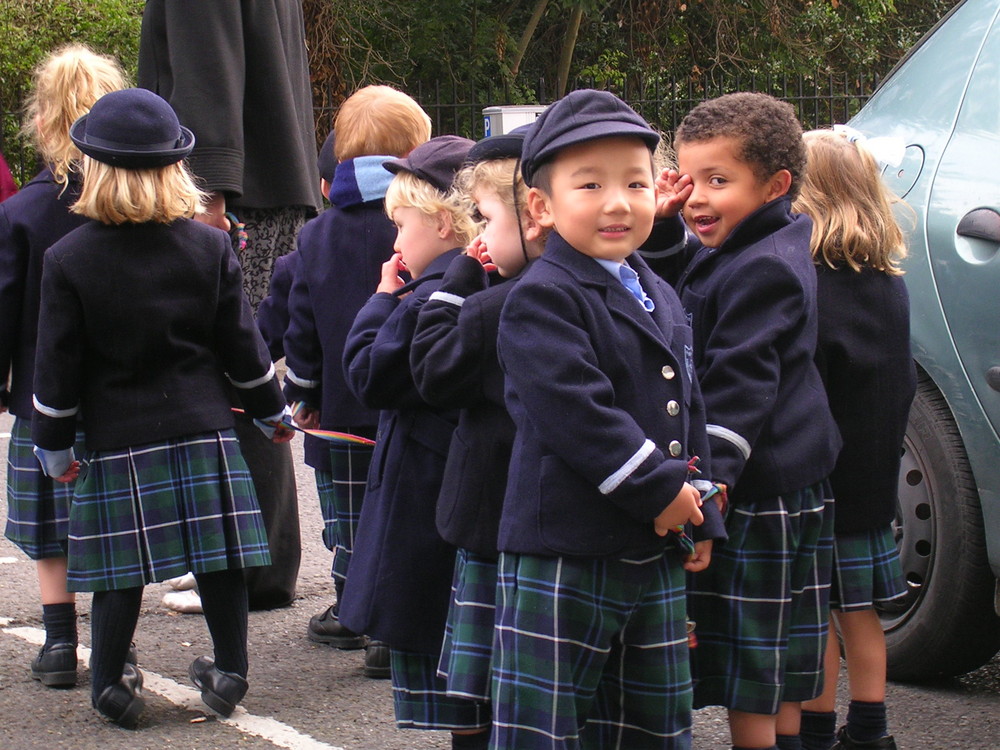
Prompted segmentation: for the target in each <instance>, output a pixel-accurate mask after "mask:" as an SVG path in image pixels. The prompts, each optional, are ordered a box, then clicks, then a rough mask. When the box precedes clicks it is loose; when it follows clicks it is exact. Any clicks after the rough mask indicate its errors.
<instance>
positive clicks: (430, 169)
mask: <svg viewBox="0 0 1000 750" xmlns="http://www.w3.org/2000/svg"><path fill="white" fill-rule="evenodd" d="M474 145H475V141H471V140H469V139H468V138H461V137H459V136H457V135H439V136H438V137H437V138H431V139H430V140H429V141H427V142H426V143H421V144H420V145H419V146H417V147H416V148H415V149H413V150H412V151H411V152H410V154H409V156H405V157H403V158H402V159H389V160H388V161H384V162H382V166H383V167H385V168H386V169H388V170H389V171H390V172H392V173H393V174H399V173H400V172H410V173H412V174H414V175H416V176H417V177H419V178H420V179H421V180H425V181H426V182H429V183H430V184H431V185H433V186H434V187H436V188H437V189H438V190H440V191H441V192H442V193H447V192H448V190H450V189H451V183H452V182H453V181H454V179H455V173H456V172H458V170H459V169H461V168H462V165H463V164H465V158H466V156H468V154H469V149H471V148H472V147H473V146H474Z"/></svg>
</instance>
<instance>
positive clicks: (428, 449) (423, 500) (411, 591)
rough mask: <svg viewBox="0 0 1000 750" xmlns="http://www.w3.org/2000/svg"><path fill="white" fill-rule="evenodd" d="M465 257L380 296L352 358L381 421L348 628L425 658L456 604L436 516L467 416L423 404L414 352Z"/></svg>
mask: <svg viewBox="0 0 1000 750" xmlns="http://www.w3.org/2000/svg"><path fill="white" fill-rule="evenodd" d="M459 252H460V251H459V249H458V248H455V249H454V250H451V251H449V252H447V253H445V254H444V255H441V256H439V257H438V258H436V259H435V260H434V261H433V262H432V263H431V264H430V265H429V266H428V268H427V270H426V271H425V272H424V274H423V275H422V276H421V277H420V278H419V279H417V280H415V281H413V282H410V284H409V285H407V287H406V288H407V289H412V290H413V291H411V292H410V293H409V294H407V295H405V296H402V298H400V297H399V296H398V295H394V294H384V293H382V294H375V295H373V296H372V297H371V299H369V300H368V302H367V303H366V304H365V306H364V307H362V308H361V311H360V312H359V313H358V316H357V318H356V319H355V321H354V325H353V326H352V327H351V331H350V334H349V335H348V338H347V346H346V349H345V351H344V368H345V374H346V377H347V382H348V385H349V386H350V388H351V390H352V391H353V393H354V394H355V396H357V398H358V399H359V400H360V401H361V403H362V404H364V405H365V406H367V407H369V408H372V409H380V410H381V412H380V415H379V424H378V435H377V438H376V445H375V452H374V455H373V456H372V462H371V467H370V469H369V473H368V485H367V488H366V490H365V498H364V502H363V505H362V511H361V520H360V522H359V524H358V532H357V536H356V538H355V541H354V553H353V554H352V556H351V570H350V573H349V574H348V576H347V582H346V585H345V587H344V596H343V599H342V601H341V602H340V612H339V615H340V620H341V621H342V622H343V623H344V625H346V626H347V627H348V628H350V629H351V630H353V631H354V632H356V633H365V634H367V635H369V636H371V637H372V638H375V639H377V640H380V641H385V642H387V643H388V644H389V645H390V646H391V647H392V648H395V649H400V650H403V651H414V652H418V653H424V654H437V653H439V651H440V649H441V638H442V636H443V634H444V624H445V619H446V617H447V614H448V604H449V601H450V599H451V579H452V573H453V572H454V565H455V548H454V547H453V546H452V545H450V544H448V543H446V542H445V541H444V540H443V539H442V538H441V537H440V535H439V534H438V532H437V529H436V527H435V525H434V508H435V505H436V503H437V497H438V493H439V492H440V489H441V477H442V473H443V471H444V464H445V458H446V456H447V455H448V446H449V444H450V442H451V436H452V434H453V432H454V429H455V424H456V421H457V417H458V415H457V412H456V411H455V410H453V409H438V408H435V407H432V406H430V405H429V404H428V403H427V402H425V401H424V400H423V399H422V398H421V397H420V394H419V393H418V392H417V389H416V386H415V384H414V381H413V375H412V373H411V371H410V347H411V344H412V341H413V333H414V330H415V328H416V325H417V315H418V313H419V312H420V309H421V307H422V306H423V304H424V303H425V302H426V301H427V298H428V297H430V295H431V293H432V292H433V291H435V290H436V289H437V288H438V286H439V285H440V280H441V276H442V275H443V272H444V270H445V269H446V268H447V267H448V264H449V263H450V262H451V259H452V258H454V257H455V256H456V255H458V253H459Z"/></svg>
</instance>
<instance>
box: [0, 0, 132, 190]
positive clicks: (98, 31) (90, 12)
mask: <svg viewBox="0 0 1000 750" xmlns="http://www.w3.org/2000/svg"><path fill="white" fill-rule="evenodd" d="M142 8H143V2H142V0H5V1H4V2H2V3H0V119H2V121H3V122H2V125H3V127H2V132H0V145H2V146H3V147H4V150H5V151H8V150H9V146H8V144H11V143H16V142H17V139H18V138H19V136H18V130H19V126H20V121H19V120H20V113H21V111H22V107H23V103H24V98H25V96H26V94H27V91H28V89H29V86H30V83H31V71H32V69H33V68H34V67H35V65H37V64H38V63H39V62H40V61H41V60H42V59H43V58H44V57H45V56H46V55H47V54H48V53H49V52H51V51H52V50H54V49H56V48H57V47H60V46H61V45H63V44H66V43H69V42H80V43H83V44H87V45H89V46H90V47H92V48H93V49H94V50H95V51H97V52H101V53H104V54H108V55H113V56H114V57H117V58H118V60H119V61H120V62H121V63H122V66H123V67H124V68H125V70H126V71H127V72H128V73H129V76H130V77H131V78H132V79H134V78H135V69H136V63H137V60H138V54H139V29H140V26H141V20H142ZM18 153H19V154H21V153H24V155H23V156H19V158H17V159H12V161H13V163H12V164H11V168H12V170H13V171H14V172H15V175H14V176H15V179H17V180H18V182H19V183H22V182H23V181H24V180H25V178H26V177H28V176H30V173H31V172H32V171H33V170H34V164H33V157H32V156H31V154H30V153H27V152H22V151H21V149H20V148H19V149H18Z"/></svg>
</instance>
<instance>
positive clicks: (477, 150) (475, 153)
mask: <svg viewBox="0 0 1000 750" xmlns="http://www.w3.org/2000/svg"><path fill="white" fill-rule="evenodd" d="M533 126H534V123H529V124H528V125H520V126H519V127H516V128H514V129H513V130H512V131H510V132H509V133H501V134H500V135H491V136H490V137H489V138H483V139H482V140H479V141H476V145H475V146H473V147H472V148H471V149H469V156H468V157H467V160H468V162H469V163H470V164H478V163H479V162H481V161H491V160H493V159H520V158H521V146H522V145H523V144H524V137H525V135H527V133H528V131H529V130H531V128H532V127H533Z"/></svg>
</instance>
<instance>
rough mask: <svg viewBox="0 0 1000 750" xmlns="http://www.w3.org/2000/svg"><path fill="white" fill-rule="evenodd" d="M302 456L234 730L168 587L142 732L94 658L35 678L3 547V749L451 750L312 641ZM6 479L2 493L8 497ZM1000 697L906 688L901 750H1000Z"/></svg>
mask: <svg viewBox="0 0 1000 750" xmlns="http://www.w3.org/2000/svg"><path fill="white" fill-rule="evenodd" d="M10 423H11V420H10V417H9V415H2V416H0V456H5V455H6V445H7V443H8V438H7V437H6V433H9V431H10ZM297 442H298V441H297ZM294 452H295V455H296V462H297V477H298V486H299V509H300V517H301V523H302V548H303V559H302V568H301V570H300V574H299V584H298V595H297V598H296V601H295V602H294V603H293V604H292V606H291V607H287V608H285V609H280V610H273V611H269V612H252V613H251V614H250V659H251V663H250V678H249V679H250V692H249V693H248V694H247V697H246V699H245V700H244V701H243V704H242V706H241V708H239V709H237V711H236V713H234V714H233V716H232V717H231V718H230V719H228V720H222V719H220V718H218V717H216V716H215V715H214V714H212V713H211V712H210V711H208V710H207V709H205V708H204V707H203V705H202V704H201V701H200V696H199V694H198V693H197V692H196V691H195V690H194V688H192V687H191V685H190V682H189V680H188V678H187V668H188V664H189V663H190V662H191V661H192V660H193V659H194V658H195V657H197V656H200V655H201V654H210V653H211V647H210V642H209V638H208V633H207V630H206V628H205V623H204V619H203V618H202V617H201V616H200V615H179V614H176V613H172V612H170V611H168V610H166V609H164V608H163V607H162V606H161V605H160V599H161V597H162V596H163V594H164V593H165V592H166V591H167V589H166V586H164V585H162V584H154V585H151V586H148V587H147V589H146V592H145V596H144V599H143V608H142V615H141V617H140V620H139V626H138V629H137V632H136V639H135V640H136V644H137V647H138V651H139V665H140V667H141V668H142V670H143V671H144V674H145V676H146V680H145V684H146V687H145V695H146V699H147V706H146V711H145V712H144V714H143V716H142V719H141V722H140V725H139V728H138V729H137V730H136V731H128V730H124V729H120V728H118V727H116V726H114V725H112V724H109V723H107V722H105V721H104V720H103V719H102V718H101V717H100V716H99V715H98V714H97V713H96V711H94V709H92V708H91V706H90V700H89V695H90V691H89V688H90V683H89V673H88V671H87V669H86V668H85V666H84V664H86V658H87V656H88V655H89V652H87V651H86V650H85V648H81V658H82V659H83V663H82V664H81V666H80V682H79V684H78V686H77V687H76V688H74V689H70V690H56V689H51V688H46V687H43V686H42V685H40V684H39V683H37V682H35V681H34V680H32V679H31V674H30V671H29V669H28V665H29V663H30V661H31V659H32V657H33V656H34V654H35V652H36V651H37V649H38V645H40V643H41V641H42V639H43V637H44V636H43V632H42V630H41V607H40V605H39V603H38V594H37V582H36V578H35V570H34V564H33V563H32V562H31V561H30V560H28V559H27V558H26V557H25V556H24V555H23V554H22V553H21V552H20V550H18V549H17V548H16V547H14V546H13V545H12V544H10V543H9V542H8V541H7V540H6V539H0V717H2V720H0V750H34V749H36V748H37V749H38V750H41V749H42V748H45V749H46V750H49V749H51V748H64V749H67V750H70V749H71V750H98V749H99V748H100V749H101V750H115V749H117V748H129V750H143V749H144V748H149V749H153V748H156V750H160V749H161V748H199V749H205V748H251V749H256V748H274V747H284V748H295V749H296V750H298V749H302V750H312V749H315V750H330V748H343V749H344V750H369V749H378V750H404V749H406V748H411V749H413V750H422V749H425V748H427V749H430V748H448V747H450V741H449V737H448V735H447V734H446V733H442V732H419V731H413V730H406V731H402V730H397V729H396V728H395V726H394V725H393V721H392V696H391V690H390V685H389V682H388V681H387V680H371V679H368V678H366V677H364V676H363V674H362V671H361V666H362V660H363V656H362V654H363V652H361V651H338V650H336V649H332V648H329V647H327V646H321V645H317V644H313V643H311V642H310V641H309V640H307V638H306V636H305V632H306V631H305V628H306V623H307V622H308V620H309V617H310V616H311V615H313V614H316V613H318V612H320V611H322V610H323V609H324V608H325V607H326V606H327V605H328V604H330V603H331V601H332V599H331V597H332V590H333V589H332V585H331V583H330V579H329V569H330V562H331V558H330V553H329V552H327V550H326V549H325V548H324V547H323V545H322V542H321V541H320V529H321V519H320V515H319V509H318V505H317V501H316V488H315V482H314V479H313V474H312V471H311V470H310V469H309V468H308V467H306V466H304V465H303V464H302V462H301V444H298V445H296V446H295V451H294ZM2 474H3V475H4V476H0V492H3V493H6V486H5V474H6V472H5V471H4V472H2ZM4 496H5V494H4ZM0 522H2V523H6V503H0ZM89 600H90V596H89V595H81V596H80V597H79V599H78V604H77V608H78V611H79V612H80V613H81V614H82V615H83V616H82V618H81V623H80V640H81V645H82V646H84V647H85V646H86V645H89V642H90V633H89V618H88V617H87V614H88V613H89V609H90V601H89ZM419 616H420V613H419V612H415V613H414V617H419ZM998 696H1000V659H994V661H993V662H992V663H991V664H989V665H987V666H986V667H983V668H982V669H980V670H977V671H976V672H973V673H971V674H970V675H967V676H965V677H962V678H959V679H956V680H949V681H947V682H944V683H941V684H936V685H932V686H927V685H924V686H919V687H916V686H903V685H892V686H890V692H889V698H888V705H889V712H890V722H891V726H892V729H893V731H894V733H895V736H896V740H897V744H898V745H899V747H900V748H901V749H902V750H917V749H918V748H922V749H926V750H937V749H938V748H941V749H944V748H964V749H966V750H988V749H993V748H1000V740H997V739H996V736H997V733H998V730H1000V698H998ZM844 701H845V698H844V697H843V696H842V701H841V702H842V704H843V703H844ZM841 710H843V706H842V707H841ZM728 747H729V743H728V731H727V730H726V724H725V718H724V714H723V713H722V712H721V711H719V710H716V709H708V710H705V711H699V712H697V714H696V717H695V748H696V749H697V750H709V749H710V748H711V749H713V750H714V749H716V748H720V749H721V748H728Z"/></svg>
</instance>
